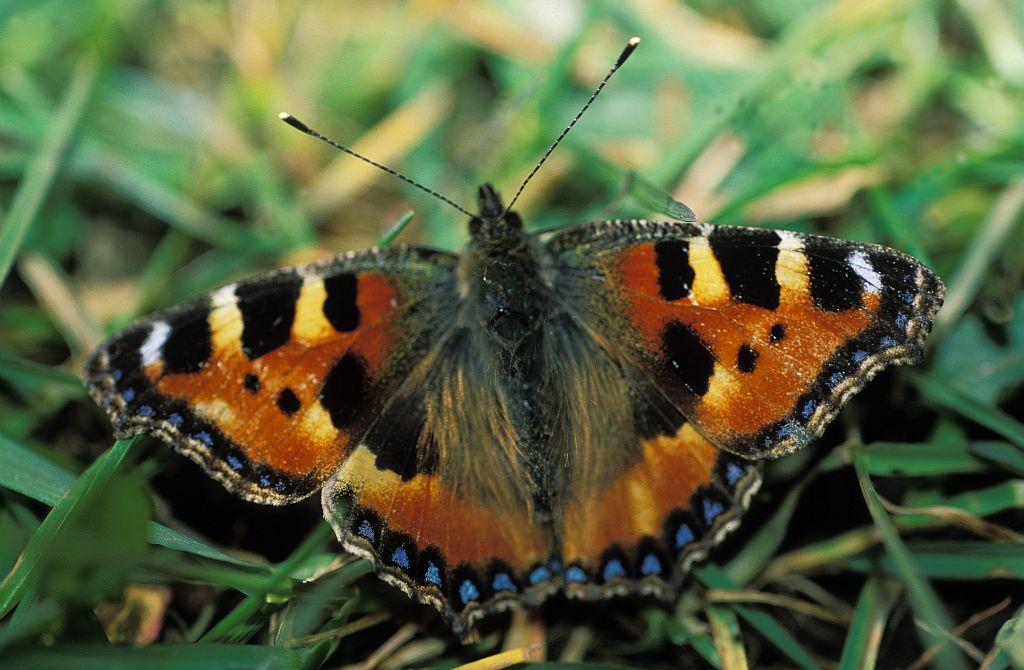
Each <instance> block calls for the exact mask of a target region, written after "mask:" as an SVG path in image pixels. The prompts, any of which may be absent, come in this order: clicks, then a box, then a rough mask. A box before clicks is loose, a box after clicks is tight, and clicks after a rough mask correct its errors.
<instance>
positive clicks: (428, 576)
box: [423, 563, 441, 586]
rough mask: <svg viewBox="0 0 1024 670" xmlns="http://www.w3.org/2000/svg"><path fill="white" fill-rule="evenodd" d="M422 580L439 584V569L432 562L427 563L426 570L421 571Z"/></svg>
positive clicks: (435, 584)
mask: <svg viewBox="0 0 1024 670" xmlns="http://www.w3.org/2000/svg"><path fill="white" fill-rule="evenodd" d="M423 580H424V581H425V582H427V583H429V584H433V585H434V586H441V571H440V570H438V568H437V566H436V565H434V564H433V563H428V564H427V570H426V572H425V573H423Z"/></svg>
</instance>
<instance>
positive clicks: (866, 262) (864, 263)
mask: <svg viewBox="0 0 1024 670" xmlns="http://www.w3.org/2000/svg"><path fill="white" fill-rule="evenodd" d="M846 262H847V263H848V264H849V265H850V267H851V268H853V271H854V272H856V273H857V276H858V277H860V279H861V281H862V282H863V283H864V289H865V290H866V291H869V292H871V293H878V292H879V291H881V290H882V277H881V276H879V274H878V272H877V271H876V270H875V266H873V265H872V264H871V259H869V258H868V257H867V255H866V254H865V253H864V252H863V251H854V252H853V253H851V254H850V255H849V256H847V257H846Z"/></svg>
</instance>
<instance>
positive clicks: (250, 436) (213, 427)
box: [86, 247, 456, 504]
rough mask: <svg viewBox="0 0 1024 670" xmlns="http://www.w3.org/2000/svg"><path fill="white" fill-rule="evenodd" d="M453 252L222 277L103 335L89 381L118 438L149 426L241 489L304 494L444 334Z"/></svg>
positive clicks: (273, 497)
mask: <svg viewBox="0 0 1024 670" xmlns="http://www.w3.org/2000/svg"><path fill="white" fill-rule="evenodd" d="M455 260H456V259H455V257H453V256H451V255H449V254H445V253H441V252H434V251H430V250H426V249H419V248H413V247H394V248H390V249H386V250H383V251H363V252H354V253H351V254H348V255H346V256H341V257H338V258H335V259H330V260H327V261H324V262H320V263H315V264H311V265H306V266H302V267H298V268H292V269H287V270H281V271H278V272H273V273H270V274H267V275H263V276H258V277H254V278H252V279H247V280H245V281H241V282H239V283H237V284H231V285H228V286H225V287H224V288H221V289H219V290H218V291H215V292H214V293H211V294H209V295H206V296H203V297H200V298H198V299H196V300H193V301H192V302H189V303H186V304H184V305H182V306H180V307H177V308H173V309H171V310H168V311H165V312H161V313H157V314H154V315H152V316H150V317H148V318H146V319H143V320H141V321H139V322H137V323H135V324H133V325H131V326H129V327H128V328H126V329H125V330H123V331H121V332H119V333H117V334H115V335H113V336H112V337H111V338H109V339H108V340H106V341H105V342H104V343H103V344H102V345H101V346H100V347H99V348H98V349H97V351H96V352H95V353H94V354H93V356H92V357H91V358H90V360H89V362H88V364H87V366H86V377H87V379H86V382H87V385H88V387H89V391H90V393H91V394H92V396H93V398H95V400H96V401H97V403H99V404H100V405H101V406H102V407H103V408H104V409H105V410H106V411H107V413H108V414H109V415H110V418H111V420H112V422H113V424H114V428H115V431H116V434H117V435H118V437H127V436H130V435H134V434H137V433H142V432H148V433H153V434H155V435H157V436H158V437H160V438H161V439H163V440H164V441H165V442H167V443H168V444H169V445H170V446H172V447H173V448H174V449H176V450H177V451H179V452H180V453H182V454H184V455H186V456H188V457H189V458H191V459H192V460H194V461H196V462H197V463H199V465H201V466H202V467H203V468H204V469H205V470H206V471H207V472H208V473H209V474H210V475H211V476H213V477H214V478H216V479H218V480H219V481H220V482H222V483H223V484H224V485H225V486H226V487H227V488H228V489H229V490H231V491H232V492H234V493H236V494H238V495H240V496H241V497H244V498H246V499H248V500H252V501H256V502H261V503H269V504H284V503H287V502H291V501H294V500H298V499H300V498H303V497H305V496H307V495H309V494H310V493H312V492H314V491H315V490H316V489H318V488H319V487H320V486H321V485H322V484H323V482H324V481H326V480H327V479H328V478H329V477H330V476H331V475H332V474H333V473H334V472H335V471H336V470H337V469H338V467H339V466H340V465H341V463H342V462H343V460H344V459H345V458H347V457H348V456H349V455H350V454H351V452H352V450H353V449H354V448H355V447H356V445H357V444H358V441H359V438H360V437H361V436H362V435H363V434H364V433H365V432H366V430H367V429H368V428H369V426H370V424H371V422H372V420H373V419H374V418H375V416H376V415H377V414H379V413H380V411H381V410H382V409H383V406H384V402H385V399H386V398H387V397H388V396H389V394H390V392H391V391H392V390H393V389H394V388H397V386H398V385H399V384H400V383H401V381H402V379H403V378H404V377H405V375H406V374H407V371H408V370H409V368H410V367H411V365H412V364H413V363H414V362H415V361H416V360H417V359H418V358H419V357H420V356H421V355H422V352H423V350H424V348H425V347H427V346H428V345H429V343H430V342H431V341H432V340H436V339H437V338H438V337H439V335H438V330H439V329H441V328H443V323H444V316H443V314H444V311H443V309H442V308H441V306H444V305H445V296H446V295H448V294H450V293H451V292H452V291H453V290H454V276H453V269H454V266H455ZM449 297H450V296H449Z"/></svg>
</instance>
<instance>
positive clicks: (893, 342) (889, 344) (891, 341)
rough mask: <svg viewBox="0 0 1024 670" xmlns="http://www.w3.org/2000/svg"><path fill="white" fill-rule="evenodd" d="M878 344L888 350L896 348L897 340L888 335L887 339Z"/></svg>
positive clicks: (884, 338)
mask: <svg viewBox="0 0 1024 670" xmlns="http://www.w3.org/2000/svg"><path fill="white" fill-rule="evenodd" d="M878 344H879V345H881V346H882V347H885V348H886V349H888V348H890V347H895V346H896V340H895V339H893V338H891V337H889V336H888V335H886V336H885V337H883V338H882V339H881V340H879V341H878Z"/></svg>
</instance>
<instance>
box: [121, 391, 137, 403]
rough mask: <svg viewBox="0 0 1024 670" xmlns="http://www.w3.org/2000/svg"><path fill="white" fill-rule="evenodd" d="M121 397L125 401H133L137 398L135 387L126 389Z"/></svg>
mask: <svg viewBox="0 0 1024 670" xmlns="http://www.w3.org/2000/svg"><path fill="white" fill-rule="evenodd" d="M121 397H122V398H123V399H124V401H125V402H131V401H132V400H135V391H134V390H133V389H126V390H125V392H124V393H122V394H121Z"/></svg>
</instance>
